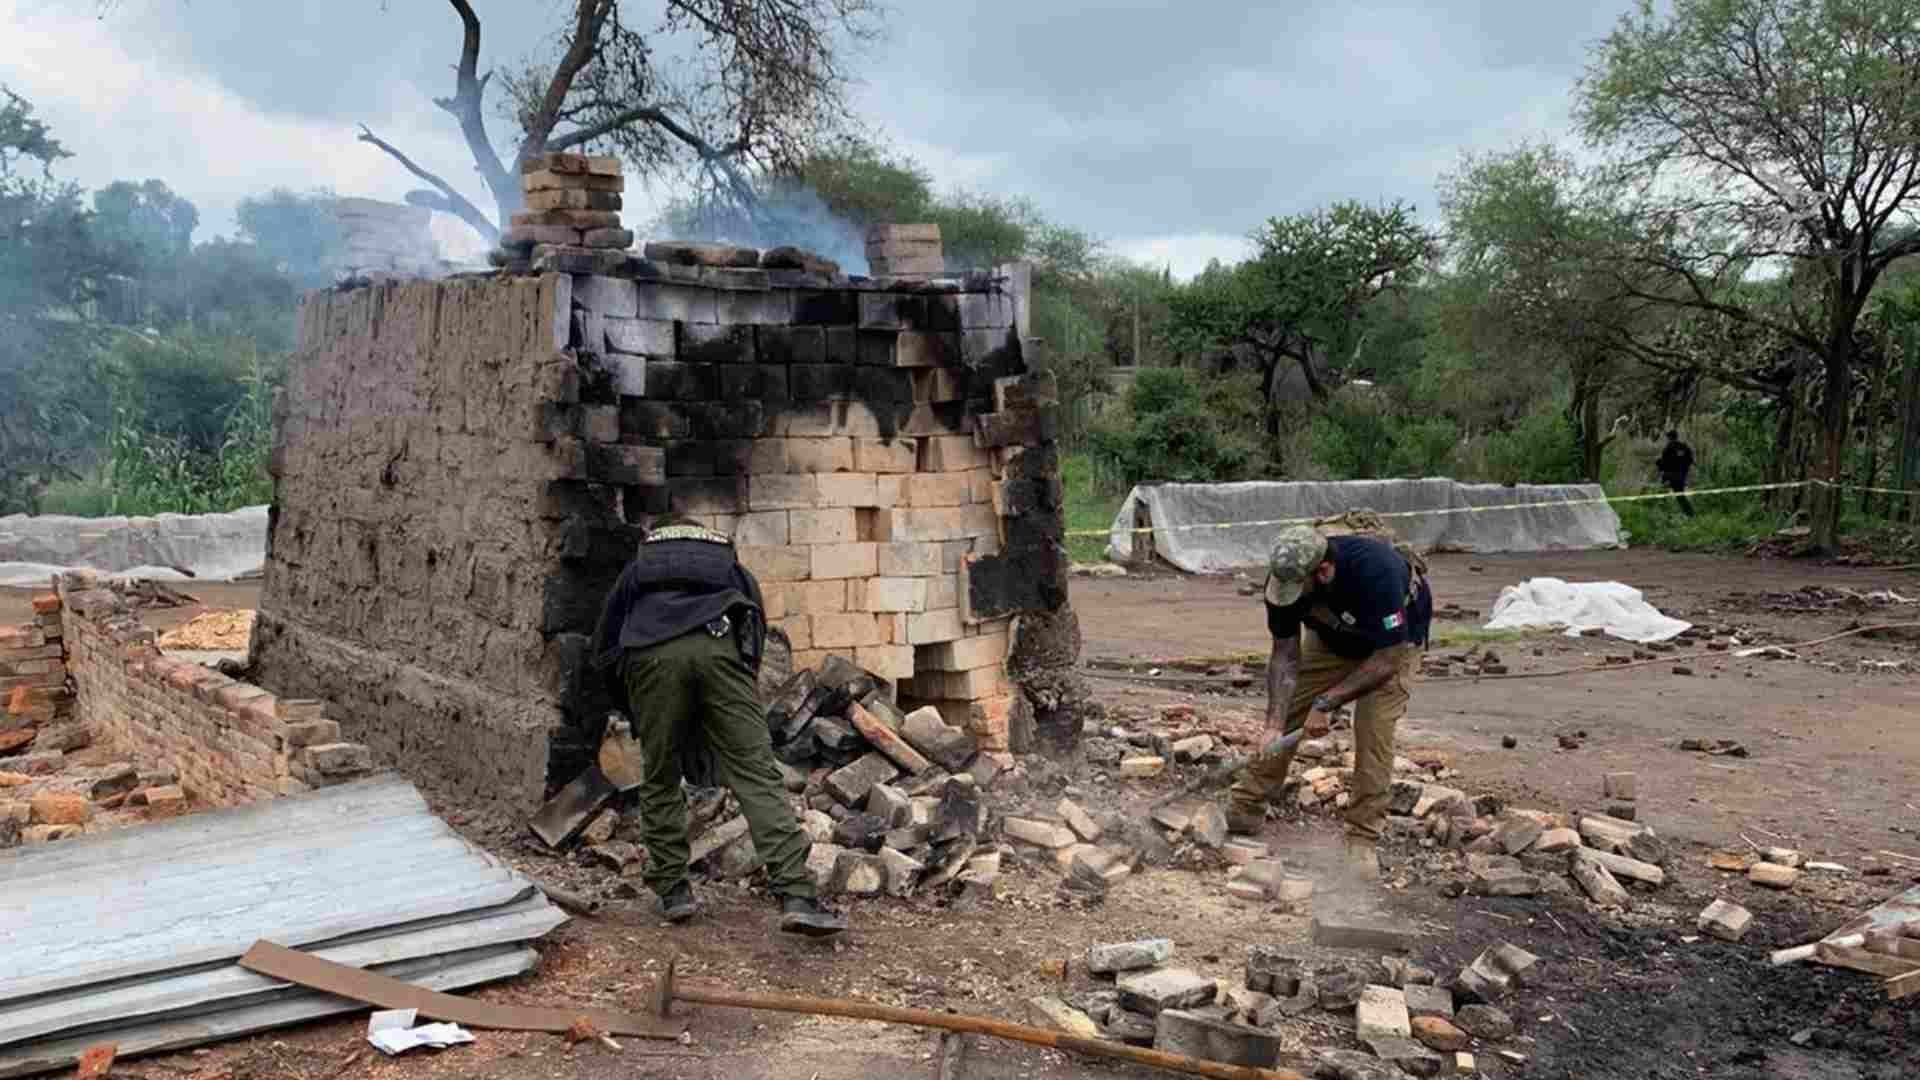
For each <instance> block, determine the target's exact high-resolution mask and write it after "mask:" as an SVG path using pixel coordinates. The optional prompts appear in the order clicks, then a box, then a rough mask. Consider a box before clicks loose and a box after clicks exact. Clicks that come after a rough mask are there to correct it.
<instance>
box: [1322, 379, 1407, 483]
mask: <svg viewBox="0 0 1920 1080" xmlns="http://www.w3.org/2000/svg"><path fill="white" fill-rule="evenodd" d="M1312 427H1313V439H1312V443H1311V446H1312V453H1313V460H1314V461H1316V462H1319V463H1320V464H1321V465H1322V466H1324V467H1325V468H1326V469H1327V471H1328V472H1330V473H1332V474H1333V475H1334V476H1335V477H1337V478H1339V479H1342V480H1372V479H1376V478H1378V477H1381V476H1385V475H1387V474H1388V473H1389V472H1390V471H1391V469H1392V467H1393V457H1394V449H1395V448H1394V427H1395V425H1394V424H1393V422H1392V421H1391V419H1390V418H1389V417H1388V416H1387V414H1386V409H1385V407H1384V406H1383V405H1382V404H1381V403H1380V402H1377V401H1375V400H1373V399H1371V398H1370V397H1366V396H1361V395H1352V396H1348V395H1342V396H1340V397H1337V398H1335V399H1334V400H1332V401H1329V402H1328V403H1327V405H1326V408H1325V409H1323V410H1322V411H1321V412H1320V414H1319V415H1318V416H1315V417H1314V418H1313V425H1312Z"/></svg>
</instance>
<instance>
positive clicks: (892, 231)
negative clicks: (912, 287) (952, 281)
mask: <svg viewBox="0 0 1920 1080" xmlns="http://www.w3.org/2000/svg"><path fill="white" fill-rule="evenodd" d="M867 269H868V270H869V271H871V272H872V274H873V276H874V277H913V276H931V275H936V274H943V273H945V272H946V269H947V260H946V252H945V251H944V250H943V249H942V247H941V243H940V226H938V225H875V226H873V227H871V228H869V229H868V230H867Z"/></svg>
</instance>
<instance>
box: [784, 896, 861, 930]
mask: <svg viewBox="0 0 1920 1080" xmlns="http://www.w3.org/2000/svg"><path fill="white" fill-rule="evenodd" d="M846 928H847V920H846V919H845V918H844V917H842V916H839V915H835V914H834V913H833V912H831V911H828V910H826V909H825V908H823V907H821V906H820V905H819V904H818V903H817V902H815V900H814V899H813V897H811V896H783V897H781V898H780V929H781V930H783V931H785V932H786V933H789V934H805V935H806V936H808V937H832V936H833V935H835V934H837V933H839V932H840V931H842V930H845V929H846Z"/></svg>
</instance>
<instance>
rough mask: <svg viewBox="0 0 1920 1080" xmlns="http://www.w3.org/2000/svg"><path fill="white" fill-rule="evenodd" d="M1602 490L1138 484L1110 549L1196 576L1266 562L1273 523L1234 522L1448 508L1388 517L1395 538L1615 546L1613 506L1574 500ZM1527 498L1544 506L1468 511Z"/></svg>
mask: <svg viewBox="0 0 1920 1080" xmlns="http://www.w3.org/2000/svg"><path fill="white" fill-rule="evenodd" d="M1605 494H1606V493H1605V492H1604V491H1602V490H1601V488H1600V485H1598V484H1519V485H1516V486H1513V487H1506V486H1504V485H1500V484H1462V483H1459V482H1457V481H1454V480H1448V479H1445V478H1433V479H1426V480H1345V481H1325V482H1313V481H1305V482H1299V483H1272V482H1265V481H1255V482H1249V483H1240V484H1155V485H1141V486H1139V487H1136V488H1134V489H1133V491H1132V492H1131V493H1129V494H1128V495H1127V499H1126V501H1125V502H1124V503H1122V504H1121V506H1120V512H1119V513H1118V514H1116V515H1115V516H1114V519H1113V528H1112V533H1111V535H1110V538H1109V541H1108V545H1107V556H1108V558H1110V559H1113V560H1114V561H1115V562H1134V561H1138V560H1139V559H1141V558H1143V557H1145V556H1146V555H1147V554H1148V553H1149V552H1151V554H1153V555H1157V556H1158V557H1160V558H1162V559H1165V560H1166V561H1167V562H1169V563H1171V564H1173V565H1174V566H1176V567H1178V568H1180V569H1182V570H1185V571H1187V572H1188V573H1194V574H1210V573H1221V572H1223V571H1228V570H1237V569H1243V568H1247V567H1257V566H1264V565H1265V564H1266V561H1267V549H1268V546H1269V545H1270V544H1271V543H1272V540H1273V534H1274V533H1275V532H1276V531H1277V530H1278V529H1279V526H1277V525H1273V524H1236V523H1239V522H1261V523H1266V522H1272V521H1276V520H1285V519H1290V518H1310V517H1312V518H1317V517H1327V516H1330V515H1333V514H1339V513H1344V512H1346V511H1348V510H1372V511H1375V512H1377V513H1382V514H1388V513H1398V512H1404V511H1419V510H1431V511H1448V512H1445V513H1433V514H1421V515H1419V516H1417V517H1402V518H1388V519H1387V524H1388V525H1389V526H1390V527H1391V528H1392V529H1393V531H1394V533H1395V535H1397V536H1399V537H1400V538H1401V539H1403V540H1406V541H1408V542H1410V543H1412V544H1413V545H1414V546H1415V547H1417V548H1420V549H1422V550H1427V551H1431V550H1433V549H1435V548H1445V549H1449V550H1454V551H1475V552H1499V551H1582V550H1589V549H1593V548H1609V547H1618V546H1619V544H1620V518H1619V517H1618V516H1617V515H1616V514H1614V512H1613V508H1612V507H1611V506H1608V505H1607V504H1606V503H1604V502H1598V501H1582V502H1576V500H1598V499H1601V498H1602V497H1603V496H1604V495H1605ZM1525 503H1545V504H1548V505H1544V506H1527V507H1525V508H1523V509H1487V510H1470V509H1469V508H1472V507H1510V506H1514V505H1515V504H1525ZM1555 504H1564V505H1555ZM1142 511H1144V514H1145V517H1146V522H1145V523H1146V524H1150V525H1151V526H1152V528H1153V535H1152V538H1151V544H1150V545H1149V544H1148V543H1146V541H1147V537H1145V536H1143V535H1138V534H1134V533H1133V532H1131V530H1132V529H1134V528H1136V527H1138V526H1137V525H1136V518H1137V517H1138V516H1139V515H1140V512H1142ZM1223 524H1224V526H1225V527H1221V526H1222V525H1223ZM1193 526H1202V527H1200V528H1194V527H1193Z"/></svg>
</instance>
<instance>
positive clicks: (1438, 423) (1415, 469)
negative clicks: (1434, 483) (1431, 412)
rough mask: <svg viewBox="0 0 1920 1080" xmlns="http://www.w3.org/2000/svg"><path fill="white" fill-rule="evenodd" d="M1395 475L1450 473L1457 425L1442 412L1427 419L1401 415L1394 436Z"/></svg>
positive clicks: (1455, 443) (1417, 476)
mask: <svg viewBox="0 0 1920 1080" xmlns="http://www.w3.org/2000/svg"><path fill="white" fill-rule="evenodd" d="M1393 444H1394V445H1393V460H1394V469H1393V472H1394V475H1396V476H1407V477H1413V478H1416V479H1418V478H1420V477H1425V476H1450V475H1452V473H1453V471H1454V448H1455V447H1457V446H1458V445H1459V444H1460V428H1459V427H1458V426H1457V425H1455V424H1454V422H1453V421H1451V420H1449V419H1447V418H1446V417H1444V416H1435V417H1430V418H1428V419H1426V420H1412V419H1402V420H1401V421H1400V426H1399V431H1398V432H1397V433H1396V434H1395V436H1394V440H1393Z"/></svg>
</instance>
